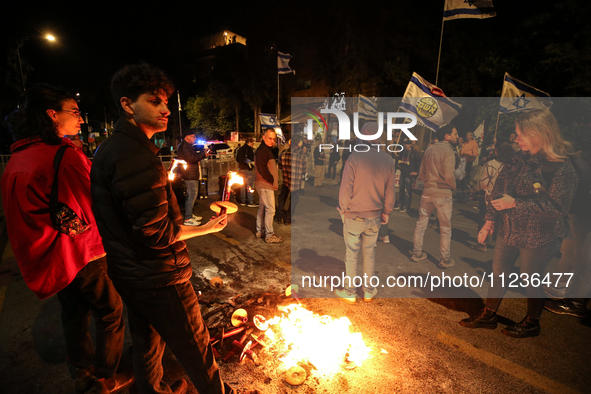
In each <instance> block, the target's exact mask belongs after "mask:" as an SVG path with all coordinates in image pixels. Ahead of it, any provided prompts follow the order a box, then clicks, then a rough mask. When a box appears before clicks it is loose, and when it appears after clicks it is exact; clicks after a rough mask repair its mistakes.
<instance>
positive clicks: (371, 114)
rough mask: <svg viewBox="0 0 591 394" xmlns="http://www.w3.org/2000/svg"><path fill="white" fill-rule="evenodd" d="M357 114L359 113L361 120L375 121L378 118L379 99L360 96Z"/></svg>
mask: <svg viewBox="0 0 591 394" xmlns="http://www.w3.org/2000/svg"><path fill="white" fill-rule="evenodd" d="M357 112H358V113H359V119H365V120H373V121H375V120H376V119H377V117H378V107H377V99H376V98H375V97H372V98H369V97H365V96H362V95H359V99H358V101H357Z"/></svg>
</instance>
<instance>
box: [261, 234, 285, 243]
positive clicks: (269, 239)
mask: <svg viewBox="0 0 591 394" xmlns="http://www.w3.org/2000/svg"><path fill="white" fill-rule="evenodd" d="M265 242H266V243H268V244H278V243H281V242H283V238H282V237H278V236H276V235H275V234H271V235H267V237H266V238H265Z"/></svg>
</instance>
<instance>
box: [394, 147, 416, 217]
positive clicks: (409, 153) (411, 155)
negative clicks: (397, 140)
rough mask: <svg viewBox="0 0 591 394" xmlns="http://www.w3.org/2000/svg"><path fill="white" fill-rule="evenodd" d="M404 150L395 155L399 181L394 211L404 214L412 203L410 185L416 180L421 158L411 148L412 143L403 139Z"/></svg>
mask: <svg viewBox="0 0 591 394" xmlns="http://www.w3.org/2000/svg"><path fill="white" fill-rule="evenodd" d="M402 145H403V146H404V150H403V151H402V152H399V153H397V155H396V167H398V168H399V169H400V179H399V180H398V190H399V191H400V192H399V195H398V200H397V201H396V206H395V207H394V209H396V210H400V212H402V213H404V212H407V211H410V204H411V202H412V185H413V183H414V182H415V179H417V175H418V173H419V168H420V166H421V158H420V155H419V152H417V151H416V150H415V149H413V148H412V141H411V140H409V139H405V140H404V141H402Z"/></svg>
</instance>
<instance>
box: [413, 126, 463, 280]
mask: <svg viewBox="0 0 591 394" xmlns="http://www.w3.org/2000/svg"><path fill="white" fill-rule="evenodd" d="M436 137H437V139H438V140H439V141H441V142H437V143H435V144H434V145H431V146H430V147H428V148H427V150H426V151H425V154H424V155H423V161H422V163H421V167H420V169H419V178H420V179H422V180H423V182H424V184H425V186H424V189H423V195H422V196H421V206H420V208H419V219H418V220H417V225H416V228H415V233H414V250H413V253H412V256H411V257H410V260H411V261H414V262H418V261H421V260H425V259H426V258H427V253H425V252H423V237H424V236H425V230H426V229H427V223H428V222H429V216H431V212H433V210H434V209H435V208H437V218H438V219H439V228H440V234H441V239H440V242H439V245H440V247H439V250H440V252H441V260H440V261H439V264H438V265H437V266H438V267H439V268H443V269H445V268H450V267H453V266H454V265H455V262H454V260H452V259H451V258H450V254H451V253H450V245H451V213H452V203H453V198H452V190H454V189H455V188H456V178H455V176H454V171H455V168H456V153H455V150H454V148H453V145H455V144H456V143H457V141H458V131H457V130H456V128H455V127H453V126H451V125H447V126H444V127H442V128H440V129H439V130H437V132H436ZM452 144H453V145H452Z"/></svg>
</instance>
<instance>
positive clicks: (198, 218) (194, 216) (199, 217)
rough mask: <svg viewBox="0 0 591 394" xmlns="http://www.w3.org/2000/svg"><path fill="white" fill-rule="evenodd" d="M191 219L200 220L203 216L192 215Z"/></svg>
mask: <svg viewBox="0 0 591 394" xmlns="http://www.w3.org/2000/svg"><path fill="white" fill-rule="evenodd" d="M192 219H193V220H196V221H200V220H201V219H203V216H197V215H193V216H192Z"/></svg>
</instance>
